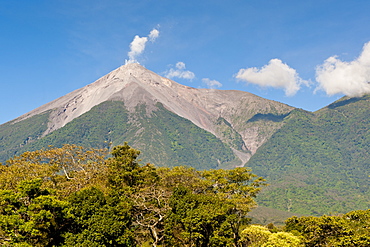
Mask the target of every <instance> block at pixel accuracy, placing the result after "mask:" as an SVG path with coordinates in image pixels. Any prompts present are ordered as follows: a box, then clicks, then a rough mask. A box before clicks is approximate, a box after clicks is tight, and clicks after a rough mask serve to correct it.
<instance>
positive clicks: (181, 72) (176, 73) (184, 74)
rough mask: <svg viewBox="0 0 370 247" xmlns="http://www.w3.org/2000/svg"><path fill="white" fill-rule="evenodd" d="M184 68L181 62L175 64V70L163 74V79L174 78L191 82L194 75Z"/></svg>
mask: <svg viewBox="0 0 370 247" xmlns="http://www.w3.org/2000/svg"><path fill="white" fill-rule="evenodd" d="M185 69H186V66H185V63H183V62H177V63H176V69H173V68H171V69H170V70H168V71H166V72H165V75H164V76H165V77H167V78H169V79H171V78H174V77H177V78H182V79H187V80H192V79H194V78H195V74H194V73H193V72H191V71H189V70H185Z"/></svg>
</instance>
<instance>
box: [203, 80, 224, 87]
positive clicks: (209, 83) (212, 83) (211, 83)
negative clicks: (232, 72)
mask: <svg viewBox="0 0 370 247" xmlns="http://www.w3.org/2000/svg"><path fill="white" fill-rule="evenodd" d="M202 82H203V83H204V84H206V85H207V87H208V88H211V89H214V88H220V87H222V84H221V83H220V82H219V81H216V80H211V79H209V78H203V79H202Z"/></svg>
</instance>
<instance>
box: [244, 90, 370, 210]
mask: <svg viewBox="0 0 370 247" xmlns="http://www.w3.org/2000/svg"><path fill="white" fill-rule="evenodd" d="M369 116H370V97H369V96H365V97H362V98H346V97H345V98H342V99H341V100H339V101H337V102H334V103H333V104H331V105H329V106H327V107H325V108H323V109H321V110H319V111H317V112H315V113H310V112H305V111H303V110H294V111H292V112H291V113H290V115H289V116H287V117H286V119H285V120H284V122H285V125H284V126H283V127H282V128H281V129H279V130H278V131H277V132H276V133H275V134H274V135H273V136H272V137H271V139H270V140H269V141H268V142H266V143H265V144H264V145H263V146H262V147H261V148H260V149H259V150H258V151H257V153H256V154H255V155H254V156H253V157H252V158H251V160H250V161H249V162H248V163H247V165H248V166H250V167H252V169H253V171H254V172H255V173H257V174H258V175H261V176H264V177H265V178H266V179H268V181H269V182H270V183H271V186H270V187H269V188H267V189H266V190H265V191H264V192H263V193H262V195H261V196H260V197H259V200H260V204H261V205H264V206H269V207H274V208H278V209H281V210H287V211H292V212H296V213H301V214H315V215H321V214H330V213H344V212H348V211H350V210H354V209H367V208H369V207H370V203H369V202H370V193H369V186H370V179H369V177H368V176H369V175H370V173H369V167H370V161H369V159H368V154H369V153H370V145H369V143H370V130H369V125H370V118H369Z"/></svg>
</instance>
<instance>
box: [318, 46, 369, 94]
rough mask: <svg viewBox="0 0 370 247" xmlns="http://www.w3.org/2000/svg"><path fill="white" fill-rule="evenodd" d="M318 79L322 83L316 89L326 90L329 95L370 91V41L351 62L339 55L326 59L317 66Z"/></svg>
mask: <svg viewBox="0 0 370 247" xmlns="http://www.w3.org/2000/svg"><path fill="white" fill-rule="evenodd" d="M316 81H317V82H318V83H319V84H320V85H319V86H318V88H316V90H320V89H321V90H324V91H325V92H326V94H328V95H334V94H345V95H347V96H350V97H359V96H363V95H364V94H367V93H370V42H368V43H366V44H365V45H364V47H363V50H362V53H361V55H360V56H359V57H358V58H357V59H355V60H353V61H351V62H343V61H341V60H339V59H338V58H337V56H332V57H329V58H328V59H326V60H325V62H324V63H323V64H322V65H320V66H318V67H317V68H316Z"/></svg>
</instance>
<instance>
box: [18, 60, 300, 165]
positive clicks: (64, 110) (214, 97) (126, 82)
mask: <svg viewBox="0 0 370 247" xmlns="http://www.w3.org/2000/svg"><path fill="white" fill-rule="evenodd" d="M110 100H114V101H122V102H124V104H125V106H126V108H127V110H128V111H129V112H134V111H135V109H136V108H135V107H136V106H137V105H139V104H145V105H146V108H147V109H148V114H150V112H151V111H153V110H155V109H156V106H155V105H156V104H157V103H161V104H162V105H163V106H164V107H165V108H166V109H168V110H169V111H171V112H173V113H175V114H177V115H178V116H181V117H183V118H185V119H188V120H190V121H191V122H192V123H194V124H195V125H197V126H198V127H200V128H202V129H204V130H206V131H209V132H210V133H212V134H214V135H215V136H217V137H218V138H220V139H221V140H223V141H224V142H225V143H227V144H228V145H230V146H231V147H232V148H233V150H234V152H235V154H236V155H237V156H238V157H239V158H240V159H241V160H242V162H243V163H245V162H246V161H248V159H249V158H250V156H251V155H253V154H254V153H255V152H256V150H257V149H258V147H260V146H261V145H262V144H263V143H264V142H265V141H266V140H267V139H268V138H269V137H270V136H271V135H272V134H273V133H274V132H275V131H276V130H277V129H279V128H280V127H281V125H282V123H281V120H282V118H283V117H284V116H285V115H286V114H288V113H289V112H290V111H291V110H292V109H293V107H290V106H287V105H284V104H282V103H279V102H275V101H270V100H267V99H264V98H261V97H258V96H256V95H253V94H250V93H247V92H242V91H235V90H228V91H226V90H216V89H196V88H191V87H187V86H183V85H180V84H178V83H176V82H174V81H172V80H169V79H167V78H164V77H161V76H159V75H157V74H155V73H154V72H151V71H149V70H147V69H145V68H144V67H142V66H141V65H139V64H136V63H132V64H127V65H124V66H121V67H119V68H117V69H116V70H114V71H112V72H110V73H109V74H107V75H105V76H103V77H102V78H100V79H98V80H97V81H95V82H94V83H92V84H89V85H87V86H85V87H83V88H81V89H78V90H75V91H73V92H71V93H69V94H67V95H65V96H63V97H60V98H58V99H56V100H54V101H52V102H50V103H48V104H45V105H43V106H41V107H39V108H37V109H35V110H33V111H31V112H29V113H27V114H25V115H23V116H21V117H19V118H18V119H16V120H15V121H14V123H16V122H21V121H23V120H25V119H28V118H30V117H32V116H36V115H39V114H41V113H44V112H47V111H51V114H50V116H49V121H48V123H47V129H46V130H45V131H44V132H43V134H42V136H46V135H48V134H49V133H52V132H53V131H55V130H57V129H59V128H61V127H63V126H65V125H66V124H67V123H69V122H71V121H72V120H73V119H76V118H77V117H79V116H81V115H82V114H84V113H86V112H88V111H90V110H91V108H92V107H94V106H96V105H99V104H101V103H102V102H105V101H110ZM235 140H237V141H235Z"/></svg>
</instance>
